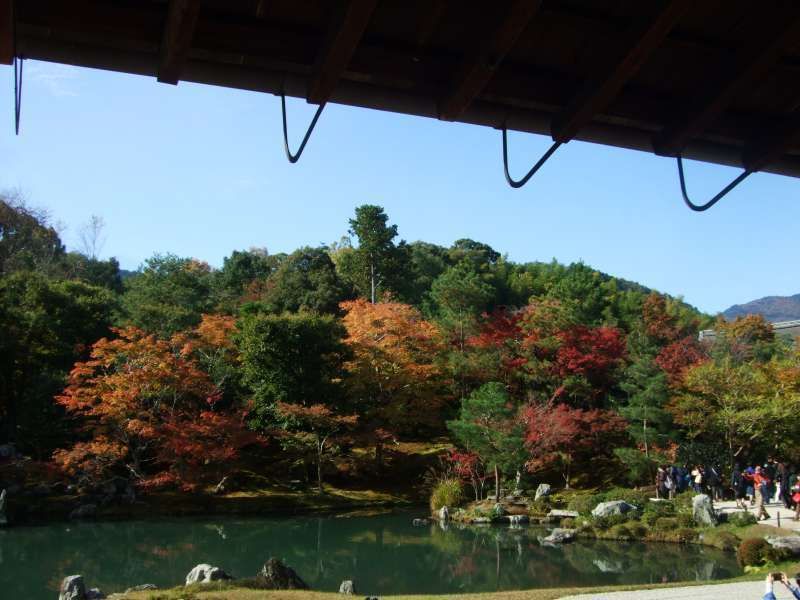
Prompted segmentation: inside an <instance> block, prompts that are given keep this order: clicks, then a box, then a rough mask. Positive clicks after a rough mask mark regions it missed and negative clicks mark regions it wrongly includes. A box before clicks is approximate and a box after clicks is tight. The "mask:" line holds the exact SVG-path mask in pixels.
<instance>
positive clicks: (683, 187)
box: [678, 154, 753, 212]
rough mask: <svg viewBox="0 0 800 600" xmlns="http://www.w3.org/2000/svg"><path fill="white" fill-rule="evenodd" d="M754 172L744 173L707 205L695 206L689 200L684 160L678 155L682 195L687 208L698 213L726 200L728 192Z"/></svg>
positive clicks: (745, 171)
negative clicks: (723, 199)
mask: <svg viewBox="0 0 800 600" xmlns="http://www.w3.org/2000/svg"><path fill="white" fill-rule="evenodd" d="M752 172H753V171H747V170H744V171H742V173H741V174H740V175H739V176H738V177H736V179H734V180H733V181H731V182H730V183H729V184H728V185H726V186H725V187H724V188H722V190H721V191H720V192H719V193H718V194H717V195H716V196H714V197H713V198H711V200H709V201H708V202H706V203H705V204H695V203H694V202H692V201H691V200H690V199H689V194H688V193H687V192H686V179H685V178H684V176H683V158H682V157H681V155H680V154H678V177H679V178H680V181H681V194H682V195H683V201H684V202H685V203H686V206H688V207H689V208H691V209H692V210H694V211H696V212H703V211H704V210H708V209H709V208H711V207H712V206H714V205H715V204H716V203H717V202H719V201H720V200H722V198H724V197H725V195H726V194H727V193H728V192H730V191H731V190H732V189H733V188H735V187H736V186H737V185H739V184H740V183H742V182H743V181H744V180H745V179H747V177H748V176H749V175H750V174H751V173H752Z"/></svg>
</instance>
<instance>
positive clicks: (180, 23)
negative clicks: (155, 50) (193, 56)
mask: <svg viewBox="0 0 800 600" xmlns="http://www.w3.org/2000/svg"><path fill="white" fill-rule="evenodd" d="M199 13H200V0H169V7H168V8H167V21H166V23H165V24H164V33H163V36H162V38H161V59H160V62H159V66H158V80H159V81H160V82H161V83H171V84H173V85H176V84H177V83H178V81H179V80H180V78H181V70H182V69H183V64H184V63H185V62H186V57H187V56H188V54H189V48H190V47H191V45H192V37H193V36H194V28H195V25H196V24H197V16H198V15H199Z"/></svg>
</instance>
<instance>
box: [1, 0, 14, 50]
mask: <svg viewBox="0 0 800 600" xmlns="http://www.w3.org/2000/svg"><path fill="white" fill-rule="evenodd" d="M12 2H13V0H0V65H10V64H11V63H12V62H13V61H14V8H13V6H12Z"/></svg>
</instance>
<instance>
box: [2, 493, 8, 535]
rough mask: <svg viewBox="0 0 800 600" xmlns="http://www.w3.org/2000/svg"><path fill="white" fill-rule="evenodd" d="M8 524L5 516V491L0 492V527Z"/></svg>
mask: <svg viewBox="0 0 800 600" xmlns="http://www.w3.org/2000/svg"><path fill="white" fill-rule="evenodd" d="M3 525H8V517H6V491H5V490H3V491H2V492H0V527H2V526H3Z"/></svg>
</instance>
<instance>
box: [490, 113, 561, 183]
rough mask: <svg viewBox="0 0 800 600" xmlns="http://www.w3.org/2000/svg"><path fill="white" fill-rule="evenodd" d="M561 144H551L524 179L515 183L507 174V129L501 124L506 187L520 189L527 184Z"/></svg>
mask: <svg viewBox="0 0 800 600" xmlns="http://www.w3.org/2000/svg"><path fill="white" fill-rule="evenodd" d="M562 143H563V142H553V145H552V146H550V148H549V149H548V150H547V152H545V153H544V154H543V155H542V158H540V159H539V160H538V161H537V163H536V164H535V165H533V167H532V168H531V170H530V171H528V173H527V174H526V175H525V177H523V178H522V179H520V180H519V181H515V180H514V179H512V178H511V175H510V174H509V172H508V128H507V127H506V124H505V123H503V170H504V171H505V174H506V181H507V182H508V185H510V186H511V187H512V188H521V187H522V186H523V185H525V184H526V183H528V180H529V179H530V178H531V177H533V176H534V175H535V174H536V171H538V170H539V169H540V168H541V166H542V165H543V164H544V163H546V162H547V159H548V158H550V157H551V156H552V155H553V152H555V151H556V150H558V147H559V146H560V145H561V144H562Z"/></svg>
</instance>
